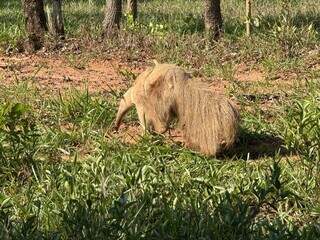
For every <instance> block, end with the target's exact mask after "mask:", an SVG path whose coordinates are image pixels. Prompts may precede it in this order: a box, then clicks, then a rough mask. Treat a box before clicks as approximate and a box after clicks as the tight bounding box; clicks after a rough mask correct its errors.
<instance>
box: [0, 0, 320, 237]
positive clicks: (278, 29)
mask: <svg viewBox="0 0 320 240" xmlns="http://www.w3.org/2000/svg"><path fill="white" fill-rule="evenodd" d="M104 4H105V1H104V0H100V1H99V0H89V1H81V0H78V1H76V0H65V1H64V11H65V24H66V32H67V41H68V43H70V42H72V43H76V44H77V46H79V48H80V49H81V53H80V54H75V53H73V52H72V51H69V52H59V50H52V49H55V48H54V47H53V46H54V45H55V44H56V43H53V42H52V41H49V40H50V39H49V40H48V43H47V44H48V45H47V46H48V49H49V50H47V51H51V50H52V51H53V52H54V53H57V54H60V55H62V56H65V57H67V58H68V59H73V60H72V61H75V63H74V64H72V65H75V67H76V66H77V67H79V63H81V64H84V65H85V64H86V63H85V61H87V59H95V58H103V59H105V58H110V57H111V58H115V57H116V56H118V57H119V56H120V59H121V60H123V61H126V62H128V63H132V62H134V61H146V59H147V60H149V59H152V58H156V59H158V60H159V61H162V62H173V63H177V64H179V65H182V66H184V67H186V68H187V69H189V70H191V71H193V74H194V75H195V76H197V77H201V78H203V79H204V80H207V81H211V80H212V79H218V80H219V81H221V82H225V83H226V84H227V87H226V93H227V94H228V95H229V96H230V97H233V98H235V99H236V100H237V102H239V105H240V106H241V115H242V123H241V134H240V137H239V141H238V142H237V144H236V146H235V148H234V149H233V150H232V151H230V152H229V153H226V154H225V155H222V156H219V157H217V158H208V157H204V156H201V155H199V154H197V153H195V152H193V151H191V150H188V149H186V148H184V147H183V146H181V145H179V144H178V143H171V142H168V141H167V140H166V138H164V137H163V136H159V135H151V134H147V135H145V136H143V137H142V138H139V139H138V140H137V143H136V144H125V143H123V142H122V141H121V139H119V138H117V137H113V135H112V130H111V127H112V122H113V120H114V117H115V113H116V107H117V102H118V100H119V96H120V95H121V92H120V91H116V93H103V94H101V93H92V92H88V91H85V90H70V91H65V92H61V93H60V95H59V94H57V95H54V96H53V95H48V93H47V92H43V91H41V90H39V89H38V88H37V85H36V83H35V81H34V76H30V77H27V78H23V79H21V78H20V77H19V76H17V79H16V82H17V83H12V84H5V83H2V82H5V81H4V80H5V79H3V77H2V76H1V74H0V82H1V84H0V87H1V89H0V189H1V191H0V239H226V240H230V239H237V240H238V239H270V240H271V239H281V240H282V239H288V240H289V239H290V240H291V239H310V240H314V239H320V186H319V183H320V173H319V167H320V165H319V164H320V90H319V89H320V84H319V80H320V50H319V42H320V35H319V34H320V9H319V3H318V1H317V0H305V1H302V0H295V1H276V0H268V1H262V0H259V1H254V6H253V12H254V14H253V15H254V22H255V27H254V29H253V34H252V37H251V38H247V37H246V36H245V32H244V24H243V22H244V4H243V1H240V0H226V1H222V8H223V16H224V28H225V33H224V36H223V39H222V40H221V41H220V42H218V43H214V44H209V43H208V41H207V40H206V38H205V35H204V33H203V25H202V21H201V9H202V5H201V1H190V0H174V1H168V0H162V1H160V0H149V1H147V0H145V1H141V4H140V15H139V19H138V24H133V23H132V22H130V19H127V18H124V19H123V28H124V30H123V31H122V32H121V34H120V36H119V38H118V39H113V40H110V41H104V42H102V41H101V40H100V33H101V22H102V19H103V14H102V13H103V7H104ZM20 8H21V6H20V1H19V0H11V1H1V2H0V46H1V54H0V57H1V55H3V56H4V55H6V54H7V55H8V54H9V55H10V54H11V55H13V56H16V57H19V56H20V55H19V54H18V53H17V52H16V51H17V50H18V48H19V47H18V45H19V39H20V38H21V37H23V36H24V35H25V33H24V30H23V18H22V15H21V10H20ZM46 56H47V57H48V58H49V57H50V56H49V55H46ZM81 64H80V65H81ZM240 66H245V68H246V69H250V70H252V69H256V70H259V71H260V72H262V73H263V80H262V81H254V80H253V81H249V82H246V81H241V80H239V76H238V75H237V74H238V69H239V67H240ZM0 67H1V65H0ZM10 67H11V68H12V67H15V66H10ZM246 73H247V72H246V71H245V72H244V76H245V77H246ZM122 74H123V75H126V76H125V77H127V78H128V79H130V78H131V76H132V73H131V72H127V70H125V71H123V73H122ZM248 76H249V75H248ZM253 77H254V76H253ZM126 122H127V124H129V122H137V118H136V114H135V112H131V114H130V116H129V118H128V119H127V120H126Z"/></svg>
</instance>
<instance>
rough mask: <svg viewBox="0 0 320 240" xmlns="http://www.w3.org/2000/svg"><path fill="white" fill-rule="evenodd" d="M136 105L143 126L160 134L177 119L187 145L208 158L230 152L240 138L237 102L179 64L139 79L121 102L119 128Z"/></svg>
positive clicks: (157, 68)
mask: <svg viewBox="0 0 320 240" xmlns="http://www.w3.org/2000/svg"><path fill="white" fill-rule="evenodd" d="M133 105H135V106H136V108H137V112H138V116H139V120H140V123H141V125H142V126H143V127H145V128H148V129H152V130H154V131H155V132H158V133H163V132H165V131H166V130H167V129H168V126H169V124H170V122H171V121H172V120H173V119H174V118H177V119H178V127H179V128H180V129H181V130H182V133H183V137H184V139H185V143H186V145H187V146H188V147H190V148H191V149H194V150H196V151H199V152H201V153H203V154H206V155H216V154H217V153H219V152H221V151H223V150H225V149H228V148H229V147H231V146H232V145H233V143H234V142H235V139H236V137H237V133H238V125H239V113H238V110H237V108H236V107H235V106H234V105H233V103H232V102H231V101H230V100H229V99H227V98H226V97H224V96H223V95H220V94H215V93H213V92H212V91H210V90H208V86H207V85H206V84H204V83H201V82H199V81H195V80H194V79H191V78H190V76H189V74H187V73H186V72H185V71H184V70H183V69H181V68H179V67H177V66H175V65H168V64H156V65H155V66H154V67H153V68H149V69H147V70H146V71H145V72H143V73H142V74H141V75H140V76H139V77H138V78H137V80H136V82H135V84H134V85H133V87H132V88H130V89H129V90H128V91H127V92H126V94H125V95H124V98H123V99H122V100H121V102H120V107H119V111H118V114H117V118H116V126H117V127H118V126H119V125H120V122H121V119H122V117H123V115H124V114H125V113H126V111H127V110H128V109H129V108H130V107H131V106H133Z"/></svg>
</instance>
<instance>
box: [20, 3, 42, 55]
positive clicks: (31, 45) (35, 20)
mask: <svg viewBox="0 0 320 240" xmlns="http://www.w3.org/2000/svg"><path fill="white" fill-rule="evenodd" d="M22 7H23V13H24V17H25V25H26V31H27V36H28V39H27V43H26V46H25V47H26V48H27V49H26V50H28V51H36V50H39V49H40V48H41V47H42V45H43V37H44V33H45V32H46V31H47V30H48V29H47V21H46V17H45V13H44V5H43V1H42V0H22Z"/></svg>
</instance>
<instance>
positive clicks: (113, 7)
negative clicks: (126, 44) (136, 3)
mask: <svg viewBox="0 0 320 240" xmlns="http://www.w3.org/2000/svg"><path fill="white" fill-rule="evenodd" d="M121 16H122V1H121V0H107V2H106V9H105V18H104V20H103V36H104V37H111V36H113V35H114V34H115V33H116V32H117V31H118V30H119V29H120V21H121Z"/></svg>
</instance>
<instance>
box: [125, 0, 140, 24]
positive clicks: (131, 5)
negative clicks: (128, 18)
mask: <svg viewBox="0 0 320 240" xmlns="http://www.w3.org/2000/svg"><path fill="white" fill-rule="evenodd" d="M127 13H129V14H131V15H132V18H133V21H135V20H136V19H137V17H138V0H127Z"/></svg>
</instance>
